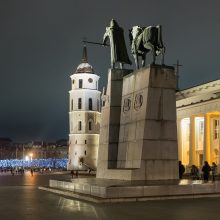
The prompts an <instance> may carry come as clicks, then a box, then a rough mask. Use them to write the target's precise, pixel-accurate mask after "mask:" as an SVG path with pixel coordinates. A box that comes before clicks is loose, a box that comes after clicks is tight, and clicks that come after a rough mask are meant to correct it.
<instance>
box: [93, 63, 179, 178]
mask: <svg viewBox="0 0 220 220" xmlns="http://www.w3.org/2000/svg"><path fill="white" fill-rule="evenodd" d="M114 71H115V72H113V71H110V72H109V79H108V88H107V94H106V95H107V97H108V100H109V102H108V103H106V106H105V107H103V109H102V119H101V133H100V146H99V155H98V167H97V178H106V179H122V180H165V179H167V180H168V179H178V147H177V129H176V97H175V91H176V78H175V73H174V69H173V68H172V67H167V66H159V65H151V66H149V67H146V68H142V69H140V70H137V71H135V72H133V73H130V74H129V75H127V73H128V72H127V71H125V72H123V71H124V70H120V73H119V72H117V70H114ZM119 81H120V83H119ZM121 86H122V92H121V93H120V91H119V90H120V89H119V88H121ZM119 112H120V113H119Z"/></svg>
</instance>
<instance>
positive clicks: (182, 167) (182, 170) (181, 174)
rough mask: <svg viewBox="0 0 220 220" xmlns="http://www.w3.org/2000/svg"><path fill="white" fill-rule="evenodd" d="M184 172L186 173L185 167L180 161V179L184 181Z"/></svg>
mask: <svg viewBox="0 0 220 220" xmlns="http://www.w3.org/2000/svg"><path fill="white" fill-rule="evenodd" d="M184 172H185V167H184V166H183V164H182V162H181V161H179V178H180V179H182V177H183V174H184Z"/></svg>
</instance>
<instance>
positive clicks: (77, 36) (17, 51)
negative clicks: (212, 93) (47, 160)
mask: <svg viewBox="0 0 220 220" xmlns="http://www.w3.org/2000/svg"><path fill="white" fill-rule="evenodd" d="M219 8H220V3H219V1H217V0H216V1H212V0H209V1H201V0H194V1H192V0H184V1H176V0H173V1H171V0H170V1H169V0H166V1H164V0H151V1H149V0H135V1H134V0H108V1H107V0H83V1H82V0H0V137H10V138H11V139H12V140H13V141H31V140H42V139H44V140H48V141H49V140H50V141H52V140H57V139H60V138H68V129H69V128H68V105H69V103H68V101H69V97H68V91H69V90H70V85H71V83H70V77H69V76H70V75H71V73H72V72H73V71H75V69H76V67H77V66H78V65H79V64H80V62H81V57H82V46H83V45H82V43H81V41H82V39H83V38H85V37H86V39H87V40H89V41H97V42H101V41H102V37H103V34H104V32H105V27H106V26H108V25H109V22H110V19H112V18H114V19H115V20H117V21H118V23H119V25H120V26H121V27H123V28H124V30H125V37H126V42H127V48H128V50H130V47H129V42H128V29H129V28H131V27H132V26H134V25H139V26H149V25H157V24H161V25H162V27H163V41H164V44H165V46H166V56H165V63H166V64H167V65H173V64H174V63H176V60H177V59H179V61H180V63H181V64H182V65H183V67H181V69H180V88H181V89H183V88H187V87H191V86H193V85H197V84H200V83H204V82H207V81H211V80H214V79H217V78H219V73H220V55H219V53H220V43H219V42H220V13H219ZM87 49H88V57H89V63H90V64H91V65H92V66H93V67H94V69H95V72H96V73H97V74H99V75H100V77H101V79H100V89H102V87H103V85H105V83H106V76H107V69H108V68H109V66H110V52H109V49H108V48H104V47H100V46H94V45H87ZM131 60H132V61H133V58H132V57H131ZM150 61H151V56H150V55H148V56H147V63H149V62H150ZM127 67H128V68H133V67H132V66H131V67H129V66H127Z"/></svg>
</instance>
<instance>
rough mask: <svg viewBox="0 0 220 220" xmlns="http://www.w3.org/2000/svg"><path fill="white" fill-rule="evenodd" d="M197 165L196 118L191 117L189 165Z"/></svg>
mask: <svg viewBox="0 0 220 220" xmlns="http://www.w3.org/2000/svg"><path fill="white" fill-rule="evenodd" d="M195 163H196V145H195V116H194V115H192V116H190V139H189V165H190V166H191V165H193V164H195Z"/></svg>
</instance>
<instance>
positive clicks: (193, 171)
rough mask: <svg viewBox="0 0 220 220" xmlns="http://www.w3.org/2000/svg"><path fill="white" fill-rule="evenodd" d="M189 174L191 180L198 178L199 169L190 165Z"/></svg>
mask: <svg viewBox="0 0 220 220" xmlns="http://www.w3.org/2000/svg"><path fill="white" fill-rule="evenodd" d="M190 174H191V177H192V179H193V180H199V169H198V167H197V166H196V165H194V164H193V165H192V168H191V172H190Z"/></svg>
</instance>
